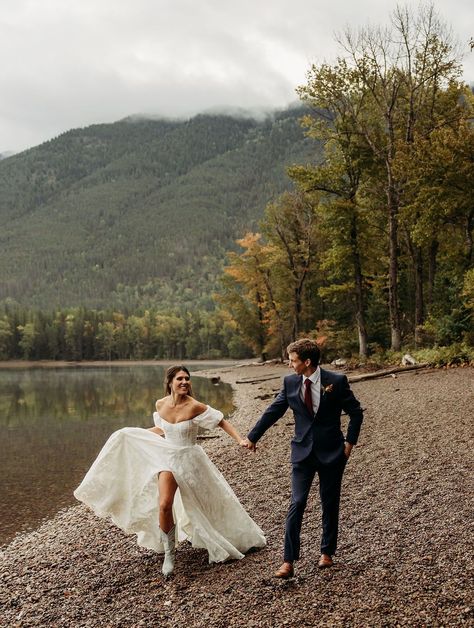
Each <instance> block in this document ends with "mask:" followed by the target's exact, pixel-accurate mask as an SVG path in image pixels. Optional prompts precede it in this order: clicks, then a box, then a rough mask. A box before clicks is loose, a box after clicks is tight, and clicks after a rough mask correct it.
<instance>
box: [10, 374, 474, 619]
mask: <svg viewBox="0 0 474 628" xmlns="http://www.w3.org/2000/svg"><path fill="white" fill-rule="evenodd" d="M286 372H287V369H286V368H285V367H281V366H278V365H267V366H245V367H240V368H231V367H229V368H227V367H225V366H223V367H222V368H221V369H220V370H219V371H216V370H214V371H212V372H210V371H208V372H206V375H208V376H211V375H213V376H216V375H218V376H220V377H221V379H222V380H223V381H226V382H229V383H231V384H233V386H234V390H235V404H236V408H237V409H236V411H235V413H234V415H233V416H232V418H231V420H232V421H233V422H234V423H235V424H236V425H237V427H238V428H239V430H240V431H241V433H242V434H245V433H246V431H247V430H248V428H249V427H250V426H251V425H252V424H253V423H254V422H255V420H256V418H258V416H259V414H260V412H261V411H262V410H263V409H264V408H265V407H266V405H267V404H268V403H269V400H270V399H271V398H272V396H273V394H274V392H275V391H276V390H277V389H278V388H279V384H280V379H281V377H282V375H283V374H286ZM241 380H247V383H237V382H239V381H241ZM255 380H261V381H256V383H249V381H255ZM353 389H354V391H355V393H356V395H357V396H358V397H359V398H360V400H361V403H362V405H363V407H364V408H365V409H366V412H365V420H364V425H363V427H362V432H361V438H360V442H359V445H358V447H357V448H356V449H355V450H354V453H353V456H352V457H351V460H350V462H349V464H348V467H347V471H346V474H345V479H344V488H343V498H342V506H341V509H342V514H341V534H340V545H339V550H338V554H337V557H336V564H335V566H334V567H333V568H332V569H328V570H324V571H322V572H321V571H320V570H318V569H317V558H318V555H319V554H318V547H319V537H320V513H319V501H318V499H317V486H315V487H314V493H313V498H310V502H309V505H308V510H307V513H306V516H305V522H304V529H303V537H302V548H303V550H302V554H303V555H302V559H301V561H299V563H298V565H297V574H296V577H295V578H294V579H292V580H290V581H287V582H280V581H278V580H275V579H273V578H272V573H273V571H274V569H275V568H276V567H277V566H279V563H280V560H281V547H282V538H283V529H284V518H285V513H286V508H287V505H288V499H289V491H290V485H289V480H290V465H289V441H290V438H291V433H292V430H293V425H292V423H293V421H292V416H291V415H290V414H287V415H285V417H283V418H282V419H281V420H280V421H279V422H278V423H277V424H276V425H275V426H274V427H273V428H272V429H271V430H270V432H269V433H268V434H267V435H266V436H265V438H264V439H263V440H262V442H261V445H260V447H259V449H258V451H257V454H255V455H252V454H251V453H250V452H245V451H241V450H239V448H238V447H236V446H235V445H234V444H233V442H232V441H231V440H230V439H229V438H228V437H226V435H225V434H223V433H220V437H219V438H213V439H209V440H205V441H203V446H204V447H205V449H206V451H207V452H208V453H209V456H210V457H211V458H212V459H213V460H214V462H215V463H216V464H217V465H218V466H219V468H220V469H221V471H222V472H223V473H224V475H225V476H226V478H227V479H228V481H229V483H230V484H231V485H232V486H233V488H234V490H235V492H236V493H237V495H238V496H239V498H240V499H241V501H242V503H243V505H244V506H245V507H246V508H247V510H248V511H249V513H250V514H251V515H252V517H253V518H254V519H255V520H256V521H257V523H258V524H259V525H260V526H261V527H262V528H263V530H264V531H265V533H266V535H267V539H268V545H267V547H266V548H264V549H263V550H260V551H257V552H253V553H250V554H249V555H247V556H246V557H245V558H244V559H243V560H241V561H236V562H230V563H225V564H219V565H209V564H208V562H207V554H206V552H205V551H203V550H195V549H193V548H191V547H190V546H189V545H188V544H182V545H181V547H180V549H179V553H178V556H177V570H176V575H175V576H174V577H173V578H172V579H171V580H169V581H164V580H163V578H162V576H161V572H160V565H161V557H160V556H158V555H156V554H154V553H153V552H150V551H147V550H143V549H142V548H139V547H138V546H137V545H136V543H135V540H134V537H133V536H126V535H124V534H123V533H122V532H121V531H120V530H117V529H116V528H115V527H114V526H113V525H112V524H110V523H109V522H108V521H106V520H101V519H97V518H96V517H95V516H94V515H93V514H92V513H90V512H89V511H88V510H87V509H86V508H85V507H84V506H82V505H78V506H74V507H72V508H69V509H67V510H64V511H62V512H60V513H58V515H57V516H56V517H55V518H54V519H52V520H50V521H47V522H46V523H45V524H43V525H42V526H41V527H40V528H38V529H37V530H36V531H34V532H31V533H27V534H23V535H20V536H18V537H16V538H15V539H14V540H13V541H12V542H11V543H10V544H9V545H7V546H5V547H3V548H2V551H1V554H0V557H1V564H0V626H2V628H3V627H5V628H6V627H8V628H11V627H29V626H41V627H43V626H48V627H49V626H54V627H56V626H58V627H59V626H72V627H79V626H80V627H82V626H84V627H91V628H92V627H96V626H101V627H109V626H110V627H112V626H113V627H114V628H115V627H122V626H123V627H128V626H146V627H153V628H154V627H155V626H156V627H157V626H170V627H177V626H184V625H188V626H193V627H194V626H195V627H200V626H212V627H216V628H220V627H222V628H224V627H227V626H249V627H252V626H253V627H267V626H269V627H270V626H364V627H366V626H374V627H375V626H450V627H451V626H473V625H474V599H473V586H472V583H473V582H474V556H473V551H472V547H473V545H474V543H473V542H474V529H473V516H472V515H473V508H472V504H473V497H474V487H473V476H474V474H473V470H474V469H473V466H474V465H473V456H472V451H473V447H474V430H473V424H474V421H473V419H474V410H473V407H474V404H473V401H474V371H473V369H472V368H468V369H453V370H424V371H416V372H411V373H404V374H400V375H397V376H394V377H387V378H384V379H378V380H371V381H361V382H357V383H355V384H354V385H353Z"/></svg>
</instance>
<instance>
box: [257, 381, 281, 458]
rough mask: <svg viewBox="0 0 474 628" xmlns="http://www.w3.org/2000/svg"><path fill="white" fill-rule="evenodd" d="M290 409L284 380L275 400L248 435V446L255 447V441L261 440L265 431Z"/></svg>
mask: <svg viewBox="0 0 474 628" xmlns="http://www.w3.org/2000/svg"><path fill="white" fill-rule="evenodd" d="M287 410H288V400H287V397H286V385H285V382H283V388H282V389H281V390H280V392H279V393H278V395H277V397H276V398H275V401H273V402H272V403H271V404H270V405H269V406H268V408H267V409H266V410H265V412H264V413H263V414H262V416H261V417H260V419H259V420H258V421H257V423H255V425H254V426H253V428H252V429H251V430H250V432H249V433H248V435H247V440H248V442H249V445H248V448H249V449H255V443H256V442H257V441H258V440H260V438H261V437H262V436H263V435H264V434H265V432H266V431H267V430H268V428H270V427H271V426H272V425H273V424H274V423H276V422H277V421H278V419H280V418H281V417H282V416H283V415H284V414H285V412H286V411H287Z"/></svg>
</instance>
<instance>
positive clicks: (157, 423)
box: [153, 412, 161, 427]
mask: <svg viewBox="0 0 474 628" xmlns="http://www.w3.org/2000/svg"><path fill="white" fill-rule="evenodd" d="M153 423H154V424H155V427H161V417H160V415H159V414H158V412H153Z"/></svg>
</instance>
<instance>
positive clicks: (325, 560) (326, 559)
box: [318, 554, 334, 569]
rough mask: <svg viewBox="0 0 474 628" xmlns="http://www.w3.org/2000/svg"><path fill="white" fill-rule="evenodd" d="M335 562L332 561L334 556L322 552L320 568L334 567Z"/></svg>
mask: <svg viewBox="0 0 474 628" xmlns="http://www.w3.org/2000/svg"><path fill="white" fill-rule="evenodd" d="M333 565H334V563H333V562H332V558H331V557H330V556H329V555H328V554H321V558H320V559H319V563H318V567H319V568H320V569H325V568H326V567H332V566H333Z"/></svg>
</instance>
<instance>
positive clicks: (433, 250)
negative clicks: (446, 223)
mask: <svg viewBox="0 0 474 628" xmlns="http://www.w3.org/2000/svg"><path fill="white" fill-rule="evenodd" d="M438 248H439V242H438V240H432V241H431V244H430V249H429V254H428V299H427V306H428V312H429V311H430V310H431V306H432V304H433V299H434V284H435V277H436V256H437V255H438Z"/></svg>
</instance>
